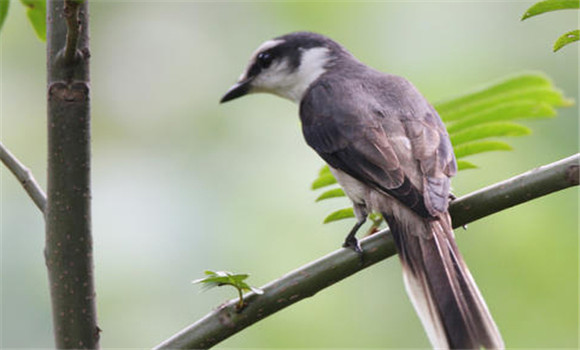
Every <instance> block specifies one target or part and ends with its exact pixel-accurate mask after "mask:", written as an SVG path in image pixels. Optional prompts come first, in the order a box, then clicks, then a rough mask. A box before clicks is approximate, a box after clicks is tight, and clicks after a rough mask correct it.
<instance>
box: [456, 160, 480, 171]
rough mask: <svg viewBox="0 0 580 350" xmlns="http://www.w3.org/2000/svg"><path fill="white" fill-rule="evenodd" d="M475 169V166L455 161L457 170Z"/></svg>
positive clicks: (464, 161)
mask: <svg viewBox="0 0 580 350" xmlns="http://www.w3.org/2000/svg"><path fill="white" fill-rule="evenodd" d="M467 169H477V165H475V164H473V163H471V162H468V161H466V160H457V170H458V171H461V170H467Z"/></svg>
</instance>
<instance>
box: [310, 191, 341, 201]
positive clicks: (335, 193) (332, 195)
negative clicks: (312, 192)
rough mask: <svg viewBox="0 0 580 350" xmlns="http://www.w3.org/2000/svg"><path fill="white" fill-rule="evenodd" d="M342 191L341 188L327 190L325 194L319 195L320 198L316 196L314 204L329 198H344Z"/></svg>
mask: <svg viewBox="0 0 580 350" xmlns="http://www.w3.org/2000/svg"><path fill="white" fill-rule="evenodd" d="M344 196H345V194H344V191H343V190H342V188H334V189H332V190H328V191H326V192H324V193H323V194H321V195H320V196H318V198H316V202H320V201H321V200H325V199H329V198H336V197H344Z"/></svg>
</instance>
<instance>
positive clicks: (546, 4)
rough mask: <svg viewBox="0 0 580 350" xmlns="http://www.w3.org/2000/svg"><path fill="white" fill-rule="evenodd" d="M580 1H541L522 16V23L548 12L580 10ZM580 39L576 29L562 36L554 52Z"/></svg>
mask: <svg viewBox="0 0 580 350" xmlns="http://www.w3.org/2000/svg"><path fill="white" fill-rule="evenodd" d="M579 8H580V0H545V1H540V2H538V3H536V4H534V5H532V7H530V8H529V9H528V10H527V11H526V12H525V13H524V15H523V16H522V21H523V20H525V19H528V18H530V17H534V16H537V15H541V14H544V13H546V12H551V11H556V10H567V9H579ZM579 39H580V30H578V29H575V30H571V31H569V32H567V33H564V34H562V35H561V36H560V37H559V38H558V39H557V40H556V41H555V42H554V48H553V51H554V52H556V51H558V50H560V49H561V48H563V47H564V46H566V45H568V44H570V43H573V42H575V41H578V40H579Z"/></svg>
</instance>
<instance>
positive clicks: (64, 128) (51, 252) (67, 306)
mask: <svg viewBox="0 0 580 350" xmlns="http://www.w3.org/2000/svg"><path fill="white" fill-rule="evenodd" d="M73 2H74V3H73ZM88 20H89V15H88V1H86V0H85V1H82V0H48V1H47V20H46V23H47V38H46V44H47V45H46V46H47V68H48V69H47V73H48V79H47V90H48V94H47V96H48V103H47V105H48V120H47V126H48V171H47V174H48V181H47V204H46V213H45V220H46V248H45V251H44V252H45V258H46V267H47V269H48V279H49V282H50V296H51V304H52V320H53V327H54V337H55V343H56V347H57V348H59V349H96V348H98V347H99V332H100V330H99V327H98V326H97V310H96V302H95V299H96V297H95V284H94V276H93V244H92V235H91V114H90V84H89V80H90V79H89V54H88V53H89V49H88V47H89V35H88V29H89V26H88ZM67 55H73V57H72V58H71V57H68V58H67Z"/></svg>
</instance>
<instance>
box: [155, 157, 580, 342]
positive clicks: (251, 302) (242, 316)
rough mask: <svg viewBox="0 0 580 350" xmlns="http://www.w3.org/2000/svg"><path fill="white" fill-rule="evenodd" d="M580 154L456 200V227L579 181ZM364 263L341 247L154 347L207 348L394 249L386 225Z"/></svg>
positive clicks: (370, 241)
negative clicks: (239, 305)
mask: <svg viewBox="0 0 580 350" xmlns="http://www.w3.org/2000/svg"><path fill="white" fill-rule="evenodd" d="M579 158H580V156H579V154H576V155H574V156H572V157H569V158H566V159H563V160H561V161H558V162H555V163H552V164H550V165H546V166H543V167H540V168H537V169H534V170H532V171H529V172H527V173H524V174H522V175H520V176H516V177H514V178H511V179H509V180H506V181H503V182H501V183H498V184H495V185H492V186H489V187H487V188H484V189H482V190H479V191H476V192H474V193H471V194H469V195H467V196H464V197H462V198H459V199H456V200H454V201H453V203H452V204H451V206H450V212H451V214H452V216H453V217H454V221H453V223H454V227H459V226H461V225H464V224H466V223H468V222H472V221H475V220H477V219H480V218H482V217H484V216H487V215H490V214H493V213H496V212H499V211H502V210H504V209H507V208H510V207H512V206H514V205H517V204H521V203H524V202H527V201H530V200H532V199H535V198H538V197H541V196H543V195H546V194H548V193H552V192H555V191H559V190H562V189H565V188H567V187H571V186H576V185H578V163H579ZM361 245H362V248H363V250H364V252H365V253H364V259H365V264H364V265H362V266H361V265H360V263H359V262H360V260H359V256H358V255H357V254H356V253H354V252H353V251H352V250H350V249H339V250H337V251H334V252H332V253H330V254H328V255H326V256H324V257H322V258H320V259H318V260H316V261H314V262H311V263H309V264H307V265H305V266H302V267H300V268H298V269H296V270H294V271H292V272H290V273H288V274H286V275H285V276H283V277H281V278H279V279H277V280H275V281H272V282H270V283H268V284H267V285H265V286H264V287H262V288H261V289H262V290H263V291H264V294H263V295H257V294H255V293H253V292H250V293H248V294H247V295H246V296H245V297H244V299H245V300H246V301H247V306H246V307H245V308H244V310H243V311H242V312H241V313H240V312H238V311H237V309H236V304H237V302H238V300H237V299H234V300H230V301H228V302H227V303H225V304H223V305H221V306H220V307H219V308H218V309H216V310H214V311H212V312H210V313H209V314H207V315H206V316H205V317H203V318H202V319H200V320H198V321H197V322H195V323H194V324H192V325H190V326H188V327H187V328H185V329H183V330H182V331H180V332H179V333H177V334H175V335H174V336H172V337H171V338H169V339H167V340H165V341H164V342H163V343H161V344H159V345H158V346H157V347H156V348H155V349H208V348H210V347H212V346H214V345H216V344H218V343H219V342H221V341H223V340H224V339H227V338H229V337H230V336H232V335H234V334H235V333H238V332H239V331H241V330H242V329H244V328H246V327H248V326H250V325H252V324H254V323H256V322H258V321H260V320H261V319H263V318H265V317H267V316H269V315H271V314H273V313H275V312H277V311H279V310H281V309H283V308H285V307H287V306H290V305H292V304H294V303H296V302H298V301H300V300H302V299H304V298H307V297H310V296H313V295H314V294H316V293H317V292H319V291H320V290H322V289H324V288H326V287H328V286H330V285H332V284H334V283H336V282H338V281H340V280H342V279H344V278H346V277H348V276H350V275H352V274H354V273H356V272H358V271H360V270H362V269H364V268H367V267H369V266H371V265H373V264H375V263H377V262H379V261H381V260H384V259H386V258H388V257H390V256H393V255H395V254H396V251H395V246H394V243H393V239H392V237H391V235H390V232H389V231H388V230H383V231H381V232H379V233H376V234H374V235H372V236H370V237H367V238H365V239H363V240H361Z"/></svg>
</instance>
